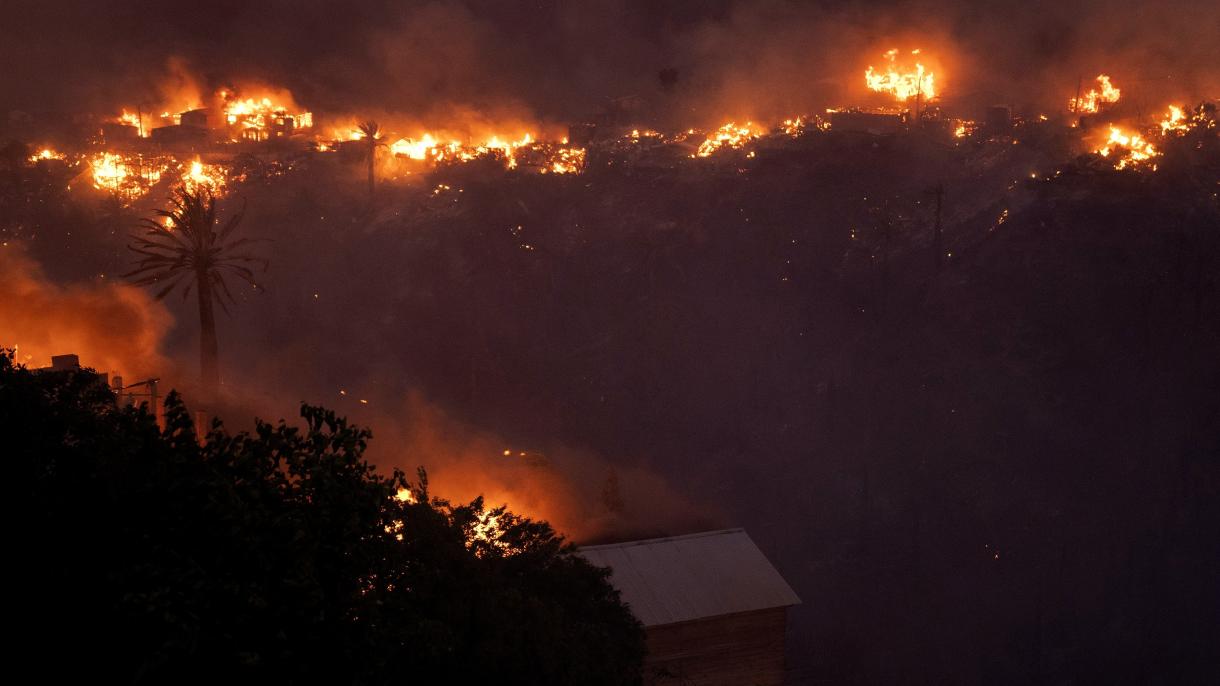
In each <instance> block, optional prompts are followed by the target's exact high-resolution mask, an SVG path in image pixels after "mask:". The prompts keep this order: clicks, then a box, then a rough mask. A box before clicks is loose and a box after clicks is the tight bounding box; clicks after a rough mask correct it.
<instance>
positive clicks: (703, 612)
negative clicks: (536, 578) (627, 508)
mask: <svg viewBox="0 0 1220 686" xmlns="http://www.w3.org/2000/svg"><path fill="white" fill-rule="evenodd" d="M580 552H581V554H582V555H584V557H585V559H587V560H589V561H590V562H592V563H593V564H595V565H598V566H601V567H608V568H609V569H610V571H611V576H610V582H611V584H613V585H614V587H615V588H616V589H618V591H619V593H620V594H621V595H622V598H623V600H624V601H625V602H626V603H627V604H628V605H629V606H630V607H631V611H632V613H633V614H635V616H636V618H637V619H638V620H640V622H641V623H642V624H643V625H644V630H645V632H646V634H647V642H648V655H647V657H646V658H645V662H644V683H646V684H662V683H681V684H691V685H697V686H720V685H723V686H739V685H741V684H756V685H758V686H768V685H774V686H779V685H780V684H783V683H784V670H785V660H784V632H785V630H786V628H787V611H788V608H789V607H792V606H794V605H798V604H800V602H801V601H800V599H799V598H797V596H796V594H795V593H794V592H793V591H792V589H791V588H790V587H789V586H788V584H787V582H785V581H784V579H783V577H781V576H780V575H779V572H777V571H776V570H775V567H773V566H771V563H770V562H769V561H768V560H767V558H766V556H764V555H763V553H762V551H760V550H759V549H758V546H756V545H755V544H754V541H752V540H750V537H749V535H747V534H746V532H745V530H743V529H725V530H722V531H708V532H704V533H696V534H688V535H685V536H674V537H670V538H656V539H650V540H643V541H629V542H626V543H614V544H609V545H598V546H589V547H586V548H581V550H580Z"/></svg>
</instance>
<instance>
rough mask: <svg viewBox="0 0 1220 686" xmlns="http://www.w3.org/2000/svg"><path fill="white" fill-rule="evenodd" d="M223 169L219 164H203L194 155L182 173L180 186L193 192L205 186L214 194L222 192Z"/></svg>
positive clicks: (221, 193)
mask: <svg viewBox="0 0 1220 686" xmlns="http://www.w3.org/2000/svg"><path fill="white" fill-rule="evenodd" d="M226 182H227V178H226V177H225V169H224V167H223V166H221V165H219V164H204V163H203V162H202V161H201V160H200V159H199V158H198V157H196V158H195V159H194V160H193V161H192V162H191V163H190V164H189V165H187V166H186V169H185V170H184V171H183V173H182V186H183V187H184V188H185V189H186V190H187V191H189V192H191V193H194V192H197V191H199V190H200V189H203V188H206V189H208V190H209V191H211V193H212V194H213V195H215V196H220V195H223V194H224V189H225V184H226Z"/></svg>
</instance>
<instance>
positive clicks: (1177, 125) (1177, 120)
mask: <svg viewBox="0 0 1220 686" xmlns="http://www.w3.org/2000/svg"><path fill="white" fill-rule="evenodd" d="M1189 130H1190V124H1189V123H1188V122H1187V120H1186V112H1184V111H1183V110H1182V108H1181V107H1175V106H1173V105H1170V106H1169V114H1167V115H1165V118H1164V119H1163V120H1161V135H1163V136H1168V135H1169V134H1170V133H1174V134H1181V133H1186V132H1187V131H1189Z"/></svg>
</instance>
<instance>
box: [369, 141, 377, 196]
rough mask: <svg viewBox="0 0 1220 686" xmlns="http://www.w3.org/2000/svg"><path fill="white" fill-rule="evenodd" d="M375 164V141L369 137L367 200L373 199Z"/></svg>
mask: <svg viewBox="0 0 1220 686" xmlns="http://www.w3.org/2000/svg"><path fill="white" fill-rule="evenodd" d="M376 164H377V142H376V140H374V139H373V137H372V136H370V137H369V200H372V199H373V185H374V184H375V183H376V180H377V179H376V176H374V172H375V169H376Z"/></svg>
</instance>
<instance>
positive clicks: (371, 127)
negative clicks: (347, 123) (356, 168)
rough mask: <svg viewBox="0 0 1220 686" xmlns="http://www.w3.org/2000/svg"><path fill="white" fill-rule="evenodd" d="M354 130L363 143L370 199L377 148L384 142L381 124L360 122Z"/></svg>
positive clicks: (373, 187)
mask: <svg viewBox="0 0 1220 686" xmlns="http://www.w3.org/2000/svg"><path fill="white" fill-rule="evenodd" d="M356 130H357V131H359V132H360V140H361V142H363V143H364V156H365V159H366V161H367V163H368V172H369V200H370V201H371V200H372V199H373V192H374V191H375V190H376V184H377V148H384V147H385V143H382V142H381V125H379V124H378V123H377V122H375V121H372V120H370V121H366V122H362V123H361V124H360V126H358V127H357V129H356Z"/></svg>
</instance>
